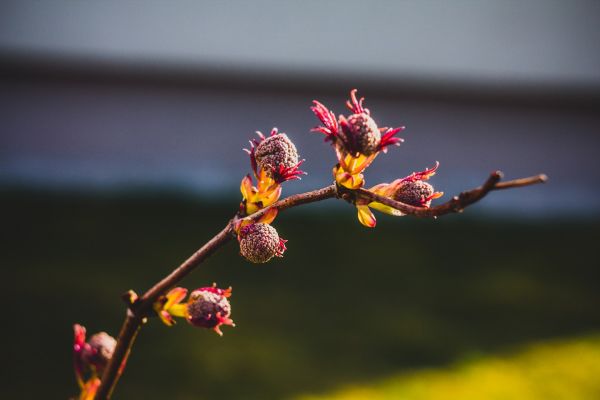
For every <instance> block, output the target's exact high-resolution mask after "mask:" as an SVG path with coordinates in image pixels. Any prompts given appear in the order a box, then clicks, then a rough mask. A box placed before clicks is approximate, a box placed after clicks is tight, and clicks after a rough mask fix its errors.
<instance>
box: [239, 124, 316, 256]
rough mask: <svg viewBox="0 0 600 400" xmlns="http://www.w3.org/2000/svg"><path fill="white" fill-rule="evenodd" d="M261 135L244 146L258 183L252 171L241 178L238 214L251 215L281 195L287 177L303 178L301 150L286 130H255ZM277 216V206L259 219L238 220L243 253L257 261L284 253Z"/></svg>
mask: <svg viewBox="0 0 600 400" xmlns="http://www.w3.org/2000/svg"><path fill="white" fill-rule="evenodd" d="M256 133H257V135H258V139H253V140H251V141H250V149H244V150H245V151H246V152H247V153H248V155H249V156H250V165H251V167H252V172H253V173H254V177H255V178H256V181H257V184H256V186H254V185H253V182H252V177H251V175H250V174H248V175H246V176H245V177H244V178H243V179H242V183H241V186H240V191H241V192H242V202H241V204H240V211H239V214H240V216H242V217H245V216H249V215H252V214H254V213H256V212H257V211H259V210H261V209H263V208H266V207H268V206H270V205H272V204H273V203H275V202H276V201H277V200H279V197H280V196H281V184H282V183H283V182H285V181H290V180H296V179H300V176H301V175H303V174H305V173H304V172H303V171H301V170H300V169H299V168H300V165H302V163H303V162H304V160H299V157H298V151H297V150H296V146H295V145H294V143H293V142H292V141H291V140H290V139H289V138H288V136H287V135H286V134H285V133H279V131H278V130H277V128H273V129H272V130H271V135H270V136H269V137H265V136H264V135H263V134H262V133H261V132H256ZM276 216H277V209H276V208H271V209H269V210H268V211H267V212H266V213H264V214H263V215H262V216H261V217H260V218H258V219H257V220H253V221H249V220H243V219H241V220H239V221H238V224H237V225H236V232H237V237H238V241H239V244H240V254H241V255H242V256H243V257H244V258H246V259H247V260H248V261H250V262H252V263H256V264H260V263H265V262H267V261H269V260H270V259H271V258H273V257H282V256H283V253H284V251H285V250H286V247H285V242H286V240H285V239H282V238H280V237H279V234H278V233H277V231H276V230H275V228H273V227H272V226H271V225H270V224H271V223H272V222H273V220H274V219H275V217H276Z"/></svg>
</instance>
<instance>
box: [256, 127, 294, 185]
mask: <svg viewBox="0 0 600 400" xmlns="http://www.w3.org/2000/svg"><path fill="white" fill-rule="evenodd" d="M255 157H256V163H257V164H258V167H259V169H261V170H263V171H265V172H266V173H267V175H268V176H269V177H273V175H274V174H276V173H277V171H279V169H280V167H281V166H283V167H284V168H293V167H295V166H297V165H298V151H297V150H296V146H295V145H294V143H292V141H291V140H290V139H289V138H288V137H287V135H286V134H285V133H278V134H276V135H273V136H270V137H268V138H266V139H265V140H263V141H262V142H260V143H259V144H258V146H257V147H256V153H255Z"/></svg>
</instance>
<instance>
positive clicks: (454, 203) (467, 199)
mask: <svg viewBox="0 0 600 400" xmlns="http://www.w3.org/2000/svg"><path fill="white" fill-rule="evenodd" d="M500 179H502V172H500V171H495V172H492V174H491V175H490V176H489V177H488V179H487V180H486V181H485V182H484V183H483V185H481V186H480V187H478V188H475V189H471V190H468V191H465V192H462V193H461V194H459V195H458V196H454V197H453V198H452V199H451V200H449V201H447V202H445V203H442V204H440V205H438V206H434V207H429V208H426V207H415V206H411V205H409V204H405V203H402V202H399V201H396V200H394V199H391V198H389V197H384V196H380V195H378V194H375V193H373V192H371V191H369V190H366V189H357V190H355V191H354V192H355V196H356V197H358V198H361V199H364V200H368V201H376V202H378V203H382V204H385V205H386V206H390V207H392V208H395V209H396V210H398V211H401V212H402V213H404V214H407V215H414V216H416V217H438V216H441V215H445V214H450V213H458V212H462V211H463V210H464V209H465V208H466V207H468V206H470V205H471V204H473V203H476V202H478V201H479V200H481V199H482V198H484V197H485V196H486V195H487V194H488V193H489V192H491V191H493V190H501V189H509V188H516V187H522V186H529V185H535V184H538V183H544V182H546V181H547V180H548V177H547V176H546V175H544V174H540V175H535V176H531V177H528V178H521V179H514V180H511V181H505V182H500ZM350 192H352V191H350Z"/></svg>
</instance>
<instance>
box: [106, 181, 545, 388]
mask: <svg viewBox="0 0 600 400" xmlns="http://www.w3.org/2000/svg"><path fill="white" fill-rule="evenodd" d="M501 178H502V174H501V173H500V172H499V171H497V172H494V173H492V174H491V175H490V177H489V178H488V179H487V180H486V181H485V183H484V184H483V185H482V186H480V187H478V188H475V189H472V190H469V191H466V192H463V193H461V194H460V195H458V196H455V197H453V198H452V199H451V200H450V201H448V202H446V203H443V204H441V205H439V206H435V207H431V208H424V207H414V206H411V205H408V204H404V203H401V202H399V201H395V200H393V199H390V198H387V197H383V196H379V195H377V194H375V193H372V192H370V191H368V190H366V189H357V190H350V189H346V188H343V187H340V186H338V185H335V184H334V185H330V186H326V187H324V188H321V189H317V190H313V191H310V192H306V193H300V194H296V195H292V196H289V197H287V198H285V199H283V200H280V201H277V202H275V203H273V204H272V205H271V206H269V207H266V208H264V209H262V210H260V211H258V212H256V213H254V214H252V215H250V216H247V217H245V219H250V220H252V221H255V220H257V219H258V218H260V217H261V216H262V215H264V214H265V213H266V212H267V211H268V210H270V209H273V208H277V210H278V211H283V210H285V209H288V208H292V207H296V206H299V205H302V204H307V203H313V202H316V201H321V200H325V199H329V198H333V197H339V198H343V199H345V200H350V201H356V200H358V199H362V200H368V201H377V202H380V203H383V204H385V205H388V206H391V207H393V208H395V209H397V210H399V211H401V212H403V213H405V214H409V215H415V216H418V217H436V216H439V215H444V214H448V213H451V212H460V211H462V210H463V209H464V208H465V207H467V206H469V205H470V204H473V203H475V202H477V201H479V200H480V199H481V198H483V197H484V196H485V195H487V194H488V193H489V192H490V191H492V190H500V189H508V188H513V187H521V186H528V185H532V184H536V183H541V182H545V181H546V179H547V178H546V176H545V175H537V176H533V177H529V178H522V179H515V180H512V181H506V182H501V183H500V182H499V181H500V179H501ZM237 220H238V217H235V218H234V219H232V220H230V221H229V222H228V223H227V225H226V226H225V228H223V230H221V232H219V233H217V235H215V236H214V237H213V238H212V239H210V240H209V241H208V242H207V243H206V244H204V245H203V246H202V247H201V248H200V249H198V251H196V252H195V253H194V254H192V255H191V256H190V257H189V258H188V259H187V260H185V261H184V262H183V263H182V264H181V265H180V266H179V267H177V268H175V269H174V270H173V271H172V272H171V273H170V274H169V275H167V276H166V277H164V278H163V279H162V280H161V281H159V282H158V283H157V284H156V285H154V286H153V287H152V288H150V289H149V290H148V291H147V292H146V293H144V294H143V295H142V296H141V297H140V298H139V299H138V300H136V301H135V302H134V303H133V304H129V308H128V310H127V315H126V317H125V321H124V322H123V326H122V327H121V331H120V332H119V336H118V337H117V346H116V348H115V352H114V354H113V356H112V358H111V360H110V362H109V363H108V366H107V367H106V369H105V371H104V374H103V375H102V384H101V385H100V387H99V389H98V392H97V393H96V399H109V398H110V396H111V395H112V392H113V390H114V388H115V386H116V384H117V382H118V380H119V378H120V376H121V374H122V372H123V369H124V367H125V363H126V361H127V358H128V356H129V353H130V351H131V348H132V346H133V344H134V342H135V339H136V337H137V334H138V332H139V330H140V328H141V326H142V325H143V323H144V322H145V321H146V317H147V316H148V315H149V313H151V312H152V305H153V303H154V302H155V301H156V300H157V299H158V298H159V296H161V295H162V294H164V293H165V292H166V291H167V290H168V289H170V288H171V287H173V286H175V284H177V283H178V282H179V281H180V280H181V279H182V278H183V277H185V276H186V275H188V274H189V273H190V272H191V271H192V270H193V269H195V268H196V267H197V266H198V265H199V264H200V263H202V261H204V260H205V259H206V258H207V257H209V256H210V255H211V254H213V253H214V252H216V251H217V250H218V249H220V248H221V247H222V246H223V245H225V244H226V243H228V242H229V241H230V240H231V239H232V238H234V237H235V230H234V225H235V222H236V221H237Z"/></svg>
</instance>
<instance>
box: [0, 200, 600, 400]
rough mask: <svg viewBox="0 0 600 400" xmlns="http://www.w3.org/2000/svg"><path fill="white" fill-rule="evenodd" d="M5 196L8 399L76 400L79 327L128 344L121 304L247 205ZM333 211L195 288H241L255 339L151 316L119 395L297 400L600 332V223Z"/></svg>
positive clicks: (241, 321) (202, 274)
mask: <svg viewBox="0 0 600 400" xmlns="http://www.w3.org/2000/svg"><path fill="white" fill-rule="evenodd" d="M0 194H1V195H2V200H1V204H0V205H1V207H2V212H3V217H2V238H1V240H2V244H3V246H2V247H3V250H2V256H1V260H2V263H1V265H2V274H3V278H2V296H3V306H4V307H3V311H4V312H3V314H4V323H3V329H2V339H3V343H4V346H3V348H4V352H3V358H4V360H3V364H4V365H5V367H6V368H7V371H5V372H4V373H3V374H2V375H1V376H2V380H3V382H2V388H3V393H4V394H5V395H6V397H7V398H33V397H34V395H36V394H37V395H42V397H52V398H66V397H67V396H69V395H73V394H76V392H77V388H76V384H75V379H74V377H73V373H72V367H71V345H72V324H73V323H75V322H79V323H81V324H83V325H85V326H86V327H87V328H88V332H89V333H93V332H96V331H99V330H106V331H107V332H109V333H111V334H113V335H115V336H116V334H117V333H118V329H119V326H120V323H121V321H122V318H123V315H124V306H123V304H122V303H121V301H120V299H119V296H120V294H121V293H123V292H125V291H126V290H127V289H134V290H135V291H137V292H138V293H142V292H143V291H144V290H146V289H147V288H148V287H150V286H151V285H152V284H153V283H154V282H155V281H157V280H158V279H160V278H161V277H162V276H163V275H165V274H166V273H168V272H169V271H170V270H171V269H172V268H173V267H175V266H176V265H177V264H178V263H179V262H181V261H183V259H184V258H185V257H187V256H188V255H189V254H191V253H192V252H193V251H194V250H195V249H196V248H197V247H199V246H200V245H201V244H203V243H204V242H205V241H206V240H207V239H209V238H210V237H211V236H212V235H213V234H214V233H216V232H217V231H218V230H220V229H221V228H222V227H223V226H224V224H225V222H226V221H227V219H228V218H229V217H230V216H231V215H232V214H233V213H234V212H235V210H236V206H237V204H236V203H237V200H238V199H237V198H235V197H232V198H230V199H228V200H227V202H226V203H228V205H229V207H222V206H217V205H216V203H214V202H213V203H210V202H205V201H201V200H198V199H192V198H180V197H177V196H173V195H168V196H166V195H165V196H160V195H152V194H148V193H140V194H139V195H114V196H108V195H103V196H93V195H83V194H70V195H66V194H57V193H54V194H52V193H48V192H31V191H22V190H21V191H19V190H5V191H4V192H3V193H0ZM333 201H334V200H329V203H332V202H333ZM329 205H330V206H332V207H329V208H327V207H323V206H322V205H311V206H306V207H302V208H299V209H294V210H289V211H286V212H285V213H282V214H281V215H280V216H279V217H278V218H277V220H276V221H275V223H274V225H275V226H276V227H277V230H278V231H279V233H280V234H281V236H282V237H284V238H286V239H289V242H288V251H287V252H286V254H285V257H284V258H283V259H274V260H272V261H271V262H269V263H268V264H266V265H253V264H250V263H248V262H246V261H245V260H244V259H243V258H241V257H240V256H239V255H238V251H239V249H238V247H237V243H235V242H233V243H231V244H229V245H227V247H226V248H225V249H223V250H222V251H220V252H219V253H217V254H216V255H214V256H212V257H211V258H210V259H209V260H208V261H207V262H206V263H205V264H204V265H202V266H201V267H200V268H199V269H198V270H196V271H195V272H194V273H192V275H191V276H189V277H188V278H186V280H185V281H184V282H183V284H182V286H186V287H188V288H189V289H194V288H196V287H200V286H207V285H209V284H211V283H212V282H213V281H216V282H217V283H218V284H219V285H220V286H222V287H227V286H229V285H231V286H233V296H232V298H231V304H232V309H233V312H232V318H233V319H234V320H235V322H236V324H237V327H236V328H229V327H225V328H224V329H223V331H224V337H223V338H219V337H218V336H217V335H216V334H214V333H213V332H211V331H208V330H201V329H195V328H193V327H190V326H189V325H187V324H184V323H179V324H178V325H177V326H175V327H174V328H167V327H165V326H163V325H162V324H161V323H160V322H159V321H158V320H157V319H153V320H151V321H150V323H149V324H148V325H147V326H145V327H144V328H143V329H142V332H141V335H140V336H139V339H138V342H137V343H136V347H135V348H134V351H133V355H132V357H131V359H130V362H129V365H128V369H127V370H126V372H125V374H124V376H123V379H122V380H121V383H120V385H119V386H118V387H117V391H116V395H115V398H116V399H129V398H151V399H154V398H156V399H163V398H172V399H182V398H195V399H198V398H204V399H216V398H227V399H271V398H285V397H291V396H293V395H295V394H298V393H305V392H318V391H321V390H329V389H333V388H335V387H336V386H337V385H339V384H343V383H347V382H349V381H356V382H367V381H369V380H370V379H371V378H374V377H380V376H386V375H388V374H392V373H396V372H399V371H401V370H403V369H407V368H413V367H418V366H425V365H443V364H446V363H448V362H451V361H453V360H456V359H459V358H463V357H468V356H469V355H472V354H477V353H481V352H494V351H502V350H503V349H505V348H510V347H512V346H513V345H517V344H521V343H526V342H530V341H534V340H538V339H542V338H550V337H557V336H568V335H575V334H581V333H586V332H590V331H592V330H598V329H600V314H599V313H598V310H599V309H600V296H598V293H599V291H600V273H599V270H598V268H597V267H596V263H595V261H594V260H595V258H596V256H597V252H598V250H597V248H596V245H597V244H596V240H595V239H594V238H597V237H600V228H599V227H598V224H597V221H575V222H568V221H560V222H556V221H550V220H547V221H542V220H537V221H526V222H523V221H518V220H500V219H493V218H492V217H491V216H485V217H482V218H480V219H473V217H471V215H477V211H476V210H475V209H474V210H471V209H470V210H468V212H467V215H459V216H449V217H445V218H440V219H439V220H437V221H433V220H417V219H414V218H409V217H405V218H392V217H387V216H381V217H380V218H378V222H379V226H378V227H377V228H376V229H374V230H369V229H366V228H364V227H362V226H360V224H359V223H358V222H357V221H356V217H355V210H354V208H352V207H350V206H348V205H347V204H343V203H341V202H339V203H338V204H329ZM336 206H337V207H336ZM182 322H183V321H182Z"/></svg>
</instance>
